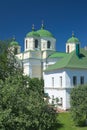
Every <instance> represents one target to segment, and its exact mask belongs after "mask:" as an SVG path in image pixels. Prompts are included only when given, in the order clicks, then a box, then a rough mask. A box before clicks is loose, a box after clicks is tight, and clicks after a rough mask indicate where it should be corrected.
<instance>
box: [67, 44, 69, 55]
mask: <svg viewBox="0 0 87 130" xmlns="http://www.w3.org/2000/svg"><path fill="white" fill-rule="evenodd" d="M67 52H68V53H69V45H68V46H67Z"/></svg>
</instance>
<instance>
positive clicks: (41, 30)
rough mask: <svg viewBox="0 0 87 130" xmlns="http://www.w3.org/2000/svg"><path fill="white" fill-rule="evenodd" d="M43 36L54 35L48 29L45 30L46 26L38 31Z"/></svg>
mask: <svg viewBox="0 0 87 130" xmlns="http://www.w3.org/2000/svg"><path fill="white" fill-rule="evenodd" d="M37 33H39V35H40V36H41V37H54V36H53V34H52V33H51V32H49V31H48V30H45V29H44V28H41V29H40V30H38V31H37Z"/></svg>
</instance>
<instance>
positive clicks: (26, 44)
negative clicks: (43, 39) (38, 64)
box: [26, 40, 28, 49]
mask: <svg viewBox="0 0 87 130" xmlns="http://www.w3.org/2000/svg"><path fill="white" fill-rule="evenodd" d="M27 44H28V41H27V40H26V49H27V48H28V45H27Z"/></svg>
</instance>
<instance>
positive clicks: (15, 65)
mask: <svg viewBox="0 0 87 130" xmlns="http://www.w3.org/2000/svg"><path fill="white" fill-rule="evenodd" d="M11 41H12V39H9V40H5V41H0V79H2V80H5V78H6V77H8V76H9V75H14V74H16V73H18V72H21V73H22V66H21V63H20V62H19V60H18V59H17V58H16V57H15V55H14V53H13V51H12V50H11V49H10V47H9V44H10V42H11Z"/></svg>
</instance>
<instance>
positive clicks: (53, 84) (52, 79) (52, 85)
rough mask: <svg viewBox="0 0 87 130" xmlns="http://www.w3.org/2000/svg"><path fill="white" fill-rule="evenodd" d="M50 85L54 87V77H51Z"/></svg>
mask: <svg viewBox="0 0 87 130" xmlns="http://www.w3.org/2000/svg"><path fill="white" fill-rule="evenodd" d="M52 87H54V77H52Z"/></svg>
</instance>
